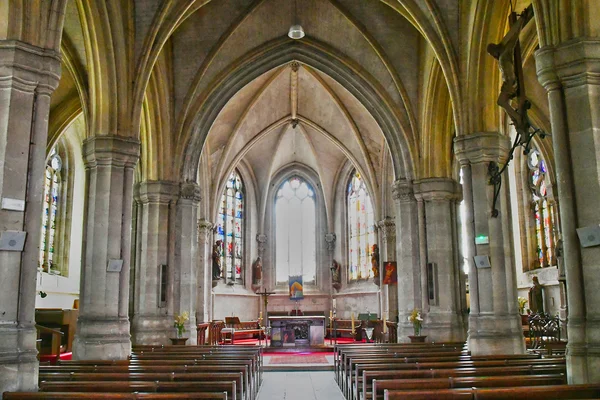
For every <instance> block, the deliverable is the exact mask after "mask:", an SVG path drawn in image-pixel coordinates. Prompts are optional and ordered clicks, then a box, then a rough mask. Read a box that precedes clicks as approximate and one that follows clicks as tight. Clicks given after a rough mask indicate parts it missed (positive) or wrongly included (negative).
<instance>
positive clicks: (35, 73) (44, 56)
mask: <svg viewBox="0 0 600 400" xmlns="http://www.w3.org/2000/svg"><path fill="white" fill-rule="evenodd" d="M60 65H61V61H60V54H58V53H57V52H55V51H53V50H48V49H42V48H40V47H36V46H32V45H30V44H27V43H24V42H20V41H17V40H1V41H0V88H2V87H6V86H7V85H9V86H11V87H13V88H15V89H18V90H21V91H24V92H28V93H33V92H34V90H37V92H38V93H40V94H44V95H47V96H50V95H51V94H52V92H54V90H55V89H56V88H57V87H58V82H59V81H60V74H61V66H60ZM5 72H9V73H8V74H5ZM4 78H9V79H4Z"/></svg>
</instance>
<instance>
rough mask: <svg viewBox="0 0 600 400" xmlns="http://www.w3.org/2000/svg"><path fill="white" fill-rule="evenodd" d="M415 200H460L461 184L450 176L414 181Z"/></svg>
mask: <svg viewBox="0 0 600 400" xmlns="http://www.w3.org/2000/svg"><path fill="white" fill-rule="evenodd" d="M414 191H415V197H416V198H417V200H425V201H430V200H447V201H450V200H461V199H462V186H461V184H460V183H458V182H456V181H455V180H454V179H452V178H426V179H419V180H418V181H415V185H414Z"/></svg>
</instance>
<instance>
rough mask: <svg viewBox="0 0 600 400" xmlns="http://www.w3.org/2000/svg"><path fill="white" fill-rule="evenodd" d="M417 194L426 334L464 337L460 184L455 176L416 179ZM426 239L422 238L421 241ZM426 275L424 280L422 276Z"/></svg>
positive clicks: (429, 336)
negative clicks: (458, 228) (458, 217)
mask: <svg viewBox="0 0 600 400" xmlns="http://www.w3.org/2000/svg"><path fill="white" fill-rule="evenodd" d="M414 190H415V196H416V198H417V201H418V202H419V203H421V204H422V205H421V207H419V212H420V213H422V214H419V218H420V219H421V220H422V221H423V228H422V229H421V230H422V231H423V233H424V239H425V240H424V242H425V245H424V246H423V245H422V246H421V250H422V252H423V254H424V257H423V258H422V259H421V266H423V265H424V266H425V271H424V273H423V272H422V274H421V278H422V282H423V281H424V282H425V284H424V285H423V289H424V291H425V292H426V299H425V300H424V301H426V302H427V304H428V307H427V308H426V310H425V311H424V315H423V317H424V323H423V333H424V334H426V335H427V339H428V340H432V341H438V342H443V341H446V342H458V341H463V340H465V329H464V321H463V315H462V304H461V295H462V294H461V292H460V290H461V287H460V265H459V264H458V263H457V262H456V260H457V257H456V253H457V252H458V248H457V246H456V237H455V234H456V230H455V226H456V223H457V221H456V213H455V209H456V202H457V201H460V199H461V198H462V196H461V187H460V185H459V184H458V183H457V182H456V181H454V180H453V179H447V178H428V179H422V180H419V181H415V189H414ZM422 242H423V240H422ZM423 278H424V279H423Z"/></svg>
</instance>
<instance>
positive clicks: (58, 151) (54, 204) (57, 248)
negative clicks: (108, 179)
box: [38, 140, 73, 277]
mask: <svg viewBox="0 0 600 400" xmlns="http://www.w3.org/2000/svg"><path fill="white" fill-rule="evenodd" d="M70 155H71V154H70V151H69V149H68V147H67V145H66V144H65V142H64V140H59V141H58V142H57V144H56V145H55V146H54V147H53V148H52V150H51V151H50V155H49V156H48V159H47V162H46V169H45V171H44V194H43V198H42V224H41V225H42V226H41V232H40V250H39V256H38V268H39V270H40V271H42V272H46V273H50V274H53V275H59V276H64V277H68V276H69V257H68V255H69V245H70V236H71V235H70V229H69V227H70V221H71V202H72V197H73V193H72V186H73V176H72V175H73V174H71V173H70V168H69V167H70ZM52 211H54V212H52ZM46 213H47V214H46Z"/></svg>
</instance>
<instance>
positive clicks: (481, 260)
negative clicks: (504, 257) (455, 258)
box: [473, 256, 492, 268]
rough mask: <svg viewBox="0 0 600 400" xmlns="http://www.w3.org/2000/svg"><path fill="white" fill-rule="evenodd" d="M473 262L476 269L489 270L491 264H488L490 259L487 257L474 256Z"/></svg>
mask: <svg viewBox="0 0 600 400" xmlns="http://www.w3.org/2000/svg"><path fill="white" fill-rule="evenodd" d="M473 259H474V260H475V266H476V267H477V268H491V267H492V264H490V258H489V257H488V256H475V257H473Z"/></svg>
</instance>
